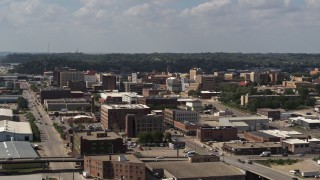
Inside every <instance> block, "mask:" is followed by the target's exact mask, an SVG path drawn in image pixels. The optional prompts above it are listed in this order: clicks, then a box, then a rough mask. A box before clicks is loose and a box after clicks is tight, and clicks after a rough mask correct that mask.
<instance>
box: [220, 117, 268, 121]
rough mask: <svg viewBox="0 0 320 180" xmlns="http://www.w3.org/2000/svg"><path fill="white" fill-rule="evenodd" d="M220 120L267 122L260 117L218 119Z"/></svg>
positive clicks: (265, 118)
mask: <svg viewBox="0 0 320 180" xmlns="http://www.w3.org/2000/svg"><path fill="white" fill-rule="evenodd" d="M220 120H228V121H255V120H268V121H269V118H267V117H261V116H245V117H244V116H241V117H223V118H219V121H220Z"/></svg>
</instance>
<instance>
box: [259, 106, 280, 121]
mask: <svg viewBox="0 0 320 180" xmlns="http://www.w3.org/2000/svg"><path fill="white" fill-rule="evenodd" d="M257 114H260V115H263V116H266V117H268V118H272V119H273V120H279V119H280V111H279V110H275V109H269V108H259V109H257Z"/></svg>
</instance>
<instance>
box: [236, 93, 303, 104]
mask: <svg viewBox="0 0 320 180" xmlns="http://www.w3.org/2000/svg"><path fill="white" fill-rule="evenodd" d="M279 96H280V95H249V94H246V95H241V99H240V100H241V106H247V105H248V103H249V102H250V101H252V100H256V101H266V100H273V99H275V98H277V97H279ZM282 97H284V98H285V99H287V100H288V99H290V100H297V99H300V95H294V94H288V95H282Z"/></svg>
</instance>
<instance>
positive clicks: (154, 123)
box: [126, 114, 164, 137]
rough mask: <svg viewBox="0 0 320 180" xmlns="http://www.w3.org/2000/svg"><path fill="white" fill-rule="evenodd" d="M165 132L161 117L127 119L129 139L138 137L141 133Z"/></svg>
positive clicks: (135, 116)
mask: <svg viewBox="0 0 320 180" xmlns="http://www.w3.org/2000/svg"><path fill="white" fill-rule="evenodd" d="M154 131H160V132H163V131H164V126H163V116H161V115H153V114H148V115H135V114H128V115H127V117H126V133H127V136H128V137H136V136H137V135H138V134H139V133H141V132H154Z"/></svg>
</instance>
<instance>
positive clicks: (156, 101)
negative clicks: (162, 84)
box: [138, 97, 178, 108]
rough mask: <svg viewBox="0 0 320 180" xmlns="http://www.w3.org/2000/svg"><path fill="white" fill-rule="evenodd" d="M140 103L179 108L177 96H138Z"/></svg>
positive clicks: (150, 105)
mask: <svg viewBox="0 0 320 180" xmlns="http://www.w3.org/2000/svg"><path fill="white" fill-rule="evenodd" d="M138 104H144V105H147V106H149V107H161V106H162V107H171V108H177V106H178V100H177V98H145V97H138Z"/></svg>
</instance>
